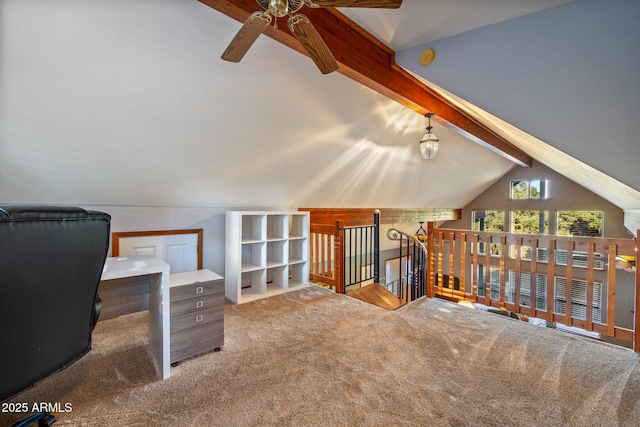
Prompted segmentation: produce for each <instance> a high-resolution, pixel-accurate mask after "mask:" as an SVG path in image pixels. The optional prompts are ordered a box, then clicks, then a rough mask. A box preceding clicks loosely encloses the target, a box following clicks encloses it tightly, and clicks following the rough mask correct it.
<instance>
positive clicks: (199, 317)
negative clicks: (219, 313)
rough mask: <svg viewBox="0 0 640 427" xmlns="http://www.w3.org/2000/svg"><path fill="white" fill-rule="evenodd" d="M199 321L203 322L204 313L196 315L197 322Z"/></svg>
mask: <svg viewBox="0 0 640 427" xmlns="http://www.w3.org/2000/svg"><path fill="white" fill-rule="evenodd" d="M198 322H202V314H198V315H197V316H196V323H198Z"/></svg>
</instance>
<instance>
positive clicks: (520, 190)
mask: <svg viewBox="0 0 640 427" xmlns="http://www.w3.org/2000/svg"><path fill="white" fill-rule="evenodd" d="M511 198H512V199H528V198H529V181H526V180H524V181H523V180H517V181H511Z"/></svg>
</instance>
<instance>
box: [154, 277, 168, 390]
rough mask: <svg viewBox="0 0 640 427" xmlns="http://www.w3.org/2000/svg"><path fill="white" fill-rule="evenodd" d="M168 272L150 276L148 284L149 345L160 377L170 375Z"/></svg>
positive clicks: (163, 377)
mask: <svg viewBox="0 0 640 427" xmlns="http://www.w3.org/2000/svg"><path fill="white" fill-rule="evenodd" d="M169 316H170V306H169V273H158V274H154V275H153V276H151V280H150V284H149V345H150V347H151V354H152V355H153V358H154V360H155V362H156V367H157V369H158V371H159V373H160V376H161V377H162V379H166V378H169V376H170V375H171V365H170V363H169V362H170V359H171V349H170V337H171V335H170V329H169V328H170V323H169Z"/></svg>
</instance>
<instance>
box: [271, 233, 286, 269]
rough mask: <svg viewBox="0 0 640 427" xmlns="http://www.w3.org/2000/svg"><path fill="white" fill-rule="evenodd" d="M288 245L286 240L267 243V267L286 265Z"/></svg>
mask: <svg viewBox="0 0 640 427" xmlns="http://www.w3.org/2000/svg"><path fill="white" fill-rule="evenodd" d="M288 249H289V247H288V244H287V241H286V240H276V241H272V242H267V264H266V266H267V267H277V266H281V265H286V264H287V262H288V260H289V256H288V252H289V251H288Z"/></svg>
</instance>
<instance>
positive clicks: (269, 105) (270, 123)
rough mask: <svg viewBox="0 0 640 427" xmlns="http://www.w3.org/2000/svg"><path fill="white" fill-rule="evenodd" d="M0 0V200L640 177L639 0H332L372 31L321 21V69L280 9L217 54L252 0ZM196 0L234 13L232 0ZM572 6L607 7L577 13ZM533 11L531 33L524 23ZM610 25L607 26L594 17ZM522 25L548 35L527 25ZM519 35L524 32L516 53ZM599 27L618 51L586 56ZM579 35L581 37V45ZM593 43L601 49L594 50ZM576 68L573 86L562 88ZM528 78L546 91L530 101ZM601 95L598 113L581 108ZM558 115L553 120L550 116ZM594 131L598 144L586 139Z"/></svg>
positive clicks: (611, 183) (382, 196)
mask: <svg viewBox="0 0 640 427" xmlns="http://www.w3.org/2000/svg"><path fill="white" fill-rule="evenodd" d="M0 1H1V3H0V4H1V6H2V11H1V13H0V31H1V32H2V34H1V35H2V37H1V38H0V178H1V179H0V199H3V200H4V201H8V202H34V201H39V202H51V203H79V204H101V205H106V204H118V205H152V206H158V205H161V206H236V207H244V206H250V207H296V206H318V207H368V206H377V207H397V206H403V207H453V208H455V207H462V206H464V205H465V204H466V203H468V202H469V201H471V200H472V199H473V198H475V197H476V196H477V195H478V194H480V193H481V192H482V191H483V190H484V189H486V188H488V187H489V186H490V185H492V183H494V182H495V181H496V180H497V179H499V178H500V177H501V176H503V175H504V174H505V173H506V172H507V171H509V170H510V169H512V168H514V167H517V166H516V164H524V165H526V164H528V163H530V161H531V160H530V159H534V160H536V161H540V162H543V163H545V164H546V165H547V166H549V167H551V168H553V169H554V170H556V171H558V172H560V173H562V174H564V175H565V176H568V177H570V179H573V180H575V181H576V182H578V183H580V184H583V185H585V184H586V185H585V186H587V188H589V189H590V190H592V191H594V190H595V191H594V192H597V193H598V194H600V195H602V196H603V197H605V198H608V199H609V197H613V198H614V199H615V201H614V203H616V204H617V205H618V206H620V207H622V208H624V209H628V210H633V209H637V208H638V207H640V197H638V196H637V194H638V189H639V188H640V183H639V182H638V179H640V178H638V174H637V173H635V171H634V169H633V168H630V167H629V165H630V164H635V163H637V159H638V158H639V157H640V155H639V153H638V148H637V147H638V144H637V143H636V139H633V138H634V135H637V134H638V132H640V129H638V125H637V121H635V119H634V117H635V114H633V113H634V112H637V111H638V110H639V109H640V108H637V102H636V101H633V100H634V99H640V96H636V95H637V90H638V89H637V88H639V87H640V84H636V85H635V86H633V85H632V84H633V83H637V77H632V76H630V74H631V73H630V72H629V70H630V69H637V61H638V60H637V55H634V54H632V53H633V52H634V51H629V50H628V49H629V48H628V45H630V44H632V43H629V42H628V39H631V40H635V39H637V31H638V30H637V29H635V27H633V28H630V27H629V26H628V25H627V21H628V20H630V19H632V18H634V17H635V16H636V15H637V11H638V7H637V6H635V3H634V2H633V1H628V0H621V1H620V2H616V5H617V6H616V7H610V8H609V9H608V11H607V10H602V9H603V8H602V7H601V6H599V3H601V2H597V1H589V0H576V1H574V2H568V3H567V2H564V1H560V0H557V1H552V0H536V1H531V0H519V1H508V2H505V1H503V0H486V1H483V2H477V1H474V0H457V1H450V0H430V1H423V0H404V2H403V5H402V6H401V8H400V9H398V10H360V9H346V8H343V9H341V10H340V12H342V13H344V14H346V15H347V16H348V18H350V19H351V20H353V21H355V22H357V23H358V24H360V25H361V26H362V27H364V28H365V29H366V31H368V32H370V33H371V34H373V35H374V36H375V37H377V38H378V39H379V40H380V41H379V42H378V41H375V39H374V38H372V37H370V36H367V35H366V34H365V35H364V36H363V35H362V32H361V31H358V34H359V35H360V36H362V37H361V40H364V41H363V42H362V43H365V44H358V45H357V46H359V47H354V46H356V45H353V44H351V41H350V40H349V39H348V38H347V39H340V40H338V41H336V35H335V34H333V35H332V34H323V38H325V39H326V41H327V44H330V45H331V49H332V51H333V50H334V49H335V52H334V53H335V54H336V56H337V57H338V59H339V61H340V62H341V68H340V70H339V72H338V73H332V74H330V75H322V74H320V73H319V72H318V71H317V69H316V68H315V66H314V64H313V63H312V62H311V61H310V60H309V59H308V58H306V57H304V56H303V55H300V54H299V53H298V52H299V51H300V48H299V46H298V47H297V48H296V46H295V43H291V42H287V41H286V39H287V31H286V29H285V28H283V27H286V26H285V25H281V26H280V29H281V30H280V31H279V32H278V34H276V35H275V37H276V39H278V38H281V39H282V40H279V39H278V41H274V39H272V38H270V37H264V36H261V37H260V38H259V39H258V40H257V41H256V43H255V45H254V46H252V48H251V49H250V51H249V53H248V54H247V55H246V57H245V58H244V59H243V60H242V62H241V63H240V64H230V63H227V62H225V61H222V60H221V59H220V54H221V53H222V52H223V51H224V49H225V47H226V45H227V44H228V43H229V41H230V40H231V38H232V37H233V35H234V34H235V33H236V32H237V31H238V30H239V28H240V27H241V22H239V21H238V20H240V21H241V20H242V19H243V18H242V16H241V15H243V14H244V15H243V16H246V13H247V9H245V8H248V7H252V8H254V10H255V9H256V8H258V7H259V6H258V5H257V3H255V1H254V0H228V1H217V0H203V1H202V2H197V1H195V0H164V1H156V0H139V1H136V2H110V1H107V0H103V1H95V2H67V3H66V4H65V7H58V3H56V4H53V3H54V2H45V1H24V2H10V1H5V0H0ZM479 3H482V7H479V6H478V4H479ZM557 5H559V6H557ZM209 6H215V7H217V8H218V9H224V8H231V9H232V10H235V11H236V12H234V13H237V12H238V11H240V15H239V16H232V17H233V19H230V18H229V16H228V15H225V13H220V12H219V11H218V10H215V9H213V8H212V7H209ZM553 6H557V7H553ZM550 7H551V8H550ZM565 8H568V9H565ZM574 8H576V9H574ZM590 9H595V10H596V13H598V14H599V15H600V16H601V17H604V18H606V19H604V18H603V20H602V22H599V23H598V24H599V25H598V27H597V28H587V29H585V27H588V24H589V23H590V22H591V21H590V20H589V19H590V18H589V19H587V17H590V16H591V15H590V14H589V13H588V12H589V10H590ZM316 12H319V11H315V10H314V11H312V10H310V9H309V8H305V13H307V14H308V15H309V16H310V18H312V20H313V23H314V25H317V26H318V27H323V25H325V24H324V19H327V20H329V21H331V20H333V21H331V22H333V23H334V24H335V25H342V24H340V23H339V22H343V21H344V20H345V18H342V17H341V16H342V15H341V14H340V13H338V12H335V11H325V12H326V13H325V12H323V13H324V14H323V15H314V13H316ZM614 12H615V13H614ZM625 14H626V15H628V18H626V20H625V19H623V17H621V16H620V15H625ZM312 15H313V16H312ZM316 16H319V18H317V22H316V18H315V17H316ZM322 17H324V18H322ZM554 17H556V18H554ZM568 17H572V18H571V19H569V18H568ZM609 18H610V19H609ZM504 20H507V21H504ZM338 21H339V22H338ZM514 21H515V22H516V23H515V24H512V22H514ZM636 21H637V20H636ZM636 21H634V22H636ZM336 22H338V23H337V24H336ZM540 22H541V23H542V25H540V24H538V25H537V28H540V32H542V33H547V38H544V37H542V36H541V35H540V34H534V33H533V31H532V30H531V29H530V28H531V27H533V28H536V24H537V23H540ZM567 22H571V23H572V25H567ZM334 24H332V25H334ZM490 24H492V25H490ZM487 25H489V26H487ZM518 27H522V28H525V29H527V30H526V31H525V32H524V33H523V32H519V31H518ZM334 28H335V27H334ZM339 28H342V27H339ZM612 28H618V29H621V30H620V31H618V34H614V33H613V32H611V33H608V31H609V30H610V29H612ZM319 29H321V28H319ZM563 29H567V30H566V31H564V32H563ZM596 30H597V31H599V33H598V34H596V36H597V37H594V38H589V36H590V35H591V34H592V32H593V31H596ZM269 31H271V30H269ZM336 31H338V30H336ZM339 31H342V30H339ZM339 34H340V35H341V36H344V34H343V33H339ZM267 35H269V34H267ZM272 35H273V34H272ZM543 35H544V34H543ZM491 36H493V37H497V38H498V41H496V40H495V38H494V39H492V38H491ZM534 36H537V37H538V38H537V40H540V37H542V39H541V40H543V43H544V44H546V45H547V47H546V50H545V48H544V47H543V46H542V47H541V46H533V45H532V44H531V43H530V42H529V38H532V39H534V38H535V37H534ZM349 37H351V36H349ZM354 37H355V35H354ZM289 38H290V36H289ZM549 38H550V39H551V40H550V41H549ZM554 40H555V41H556V44H558V45H559V47H558V49H556V48H555V47H554V46H553V42H554ZM584 40H589V43H583V41H584ZM621 41H622V42H624V43H621ZM507 42H508V43H507ZM282 43H284V44H285V45H286V46H289V45H291V46H293V47H294V49H295V50H292V49H289V48H288V47H286V46H283V44H282ZM518 43H521V45H522V46H525V47H526V48H525V49H520V50H521V51H522V52H520V53H519V55H520V56H518V54H517V52H515V51H516V50H518V49H517V47H518ZM594 43H595V44H594ZM478 44H479V45H480V46H481V48H479V47H478ZM611 44H615V45H616V46H617V45H620V46H621V48H622V49H623V51H622V52H621V53H620V54H619V55H618V56H616V55H615V53H614V52H612V49H608V50H607V51H606V55H604V53H603V52H602V49H606V48H607V47H608V46H610V45H611ZM362 46H366V49H367V50H364V48H363V47H362ZM589 46H597V47H598V52H599V54H598V55H596V56H595V57H594V59H593V61H592V62H588V61H587V62H584V60H583V57H584V55H586V53H585V51H586V50H588V47H589ZM635 46H637V43H636V44H635ZM426 47H433V48H435V50H436V52H437V56H436V60H435V61H434V63H433V64H432V65H431V66H429V67H422V66H421V65H419V64H418V63H417V60H416V56H419V55H417V54H416V52H417V53H418V54H419V53H420V52H421V51H422V50H424V49H425V48H426ZM533 47H535V48H536V49H533ZM361 48H362V49H363V50H362V51H360V50H359V49H361ZM532 49H533V50H532ZM563 52H564V53H563ZM543 54H544V55H543ZM514 55H515V56H514ZM532 55H533V56H535V57H536V58H540V62H541V63H544V64H547V67H548V69H544V70H542V71H543V73H538V74H532V73H530V72H527V67H531V64H530V63H529V62H526V61H524V60H523V58H526V57H527V56H529V57H530V56H532ZM602 55H604V58H605V59H606V61H605V60H602V61H599V60H598V58H601V57H603V56H602ZM483 58H484V59H483ZM616 58H617V59H616ZM394 59H395V62H397V64H398V65H394ZM576 59H578V60H579V61H576ZM614 59H615V60H616V62H613V61H614ZM465 61H466V62H465ZM607 61H608V62H607ZM572 63H575V64H580V66H577V65H576V66H572V65H571V64H572ZM602 63H605V64H608V66H609V68H610V70H609V71H611V70H614V71H616V70H618V71H616V72H615V73H614V74H613V75H614V76H615V79H607V78H606V76H607V74H604V71H606V70H605V67H604V66H603V65H602ZM490 65H493V67H490ZM587 65H588V66H587ZM580 67H581V68H580ZM553 69H555V70H557V71H558V72H557V73H556V74H555V75H556V76H558V75H559V76H561V77H563V78H562V79H561V80H559V81H555V80H554V78H553V76H554V74H553V73H552V71H553ZM563 70H564V71H563ZM620 70H621V71H620ZM536 71H540V70H538V69H536ZM638 75H640V73H635V75H634V76H638ZM572 76H573V77H574V78H573V82H572V78H571V77H572ZM603 76H605V77H603ZM634 79H636V80H634ZM381 82H382V83H381ZM576 82H579V83H580V85H581V86H584V87H585V90H583V91H580V90H579V89H580V88H574V87H571V88H570V89H571V90H570V91H562V90H560V89H561V87H560V85H561V84H565V85H566V84H570V83H576ZM544 83H547V84H548V83H553V84H550V85H549V87H548V88H545V87H544ZM518 88H520V89H518ZM607 93H608V94H609V95H607ZM585 96H586V97H587V98H586V100H585ZM545 97H548V99H550V100H551V102H549V103H548V104H547V105H545V106H544V107H545V108H540V106H541V104H542V101H541V100H543V99H544V98H545ZM563 97H564V98H567V99H571V100H572V101H571V103H569V104H567V103H564V102H561V101H563V99H562V98H563ZM616 99H619V100H622V102H620V105H617V104H616V102H615V100H616ZM594 101H597V102H594ZM621 105H624V106H626V107H627V109H626V110H624V111H623V112H622V113H620V112H619V111H620V106H621ZM559 106H561V107H562V109H560V108H559ZM576 106H579V107H580V108H576ZM599 106H600V107H602V108H601V109H600V110H599V112H600V114H603V115H604V116H605V117H606V119H605V120H601V119H600V118H599V117H597V116H593V117H591V119H590V120H589V121H585V119H584V116H585V115H588V116H591V113H592V112H593V111H594V109H597V108H598V107H599ZM634 108H635V110H634ZM428 110H429V111H433V112H435V113H436V114H437V115H438V116H439V117H440V119H441V122H438V123H435V124H434V127H435V129H434V130H435V131H436V133H437V134H438V136H439V137H440V139H441V141H442V143H441V150H440V151H439V152H438V157H437V158H436V159H435V160H434V161H426V162H425V161H423V160H422V159H420V157H419V155H418V152H417V141H418V140H419V138H420V136H421V135H422V133H424V127H425V125H426V120H425V119H424V117H423V114H424V112H426V111H428ZM574 110H575V111H574ZM577 110H579V115H578V113H577V112H576V111H577ZM531 111H535V114H530V112H531ZM565 118H567V119H568V122H567V123H566V125H567V126H566V129H564V128H562V126H560V125H559V123H560V124H561V123H562V122H563V120H564V119H565ZM452 129H453V130H452ZM576 129H580V130H581V131H580V132H578V133H576ZM465 130H466V133H465V132H464V131H465ZM582 130H584V132H587V133H589V135H593V136H594V138H592V139H594V140H595V141H594V143H591V141H590V140H589V138H588V137H586V138H585V136H584V133H582ZM465 135H466V136H465ZM467 137H469V138H471V139H469V138H467ZM478 140H483V141H484V142H485V143H487V144H488V145H487V146H488V147H490V148H493V150H494V151H491V150H487V149H486V148H485V147H486V146H485V145H480V144H478V143H477V142H478ZM603 140H604V141H606V142H607V144H606V145H605V148H604V150H605V153H604V154H603V151H602V149H601V147H602V144H600V145H599V144H597V143H595V142H596V141H603ZM496 151H500V152H502V154H500V155H499V154H496ZM609 152H610V153H611V154H612V156H607V155H606V154H607V153H609ZM505 153H506V155H507V157H505V156H504V154H505ZM567 156H568V157H567ZM558 159H560V160H561V161H560V162H558V161H557V160H558ZM514 162H515V163H514ZM554 162H557V163H554ZM616 165H619V166H620V167H617V166H616ZM585 177H592V178H591V179H590V180H589V179H585ZM618 190H620V191H618ZM612 195H613V196H612ZM616 197H618V198H617V199H616ZM609 200H611V199H609Z"/></svg>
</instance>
